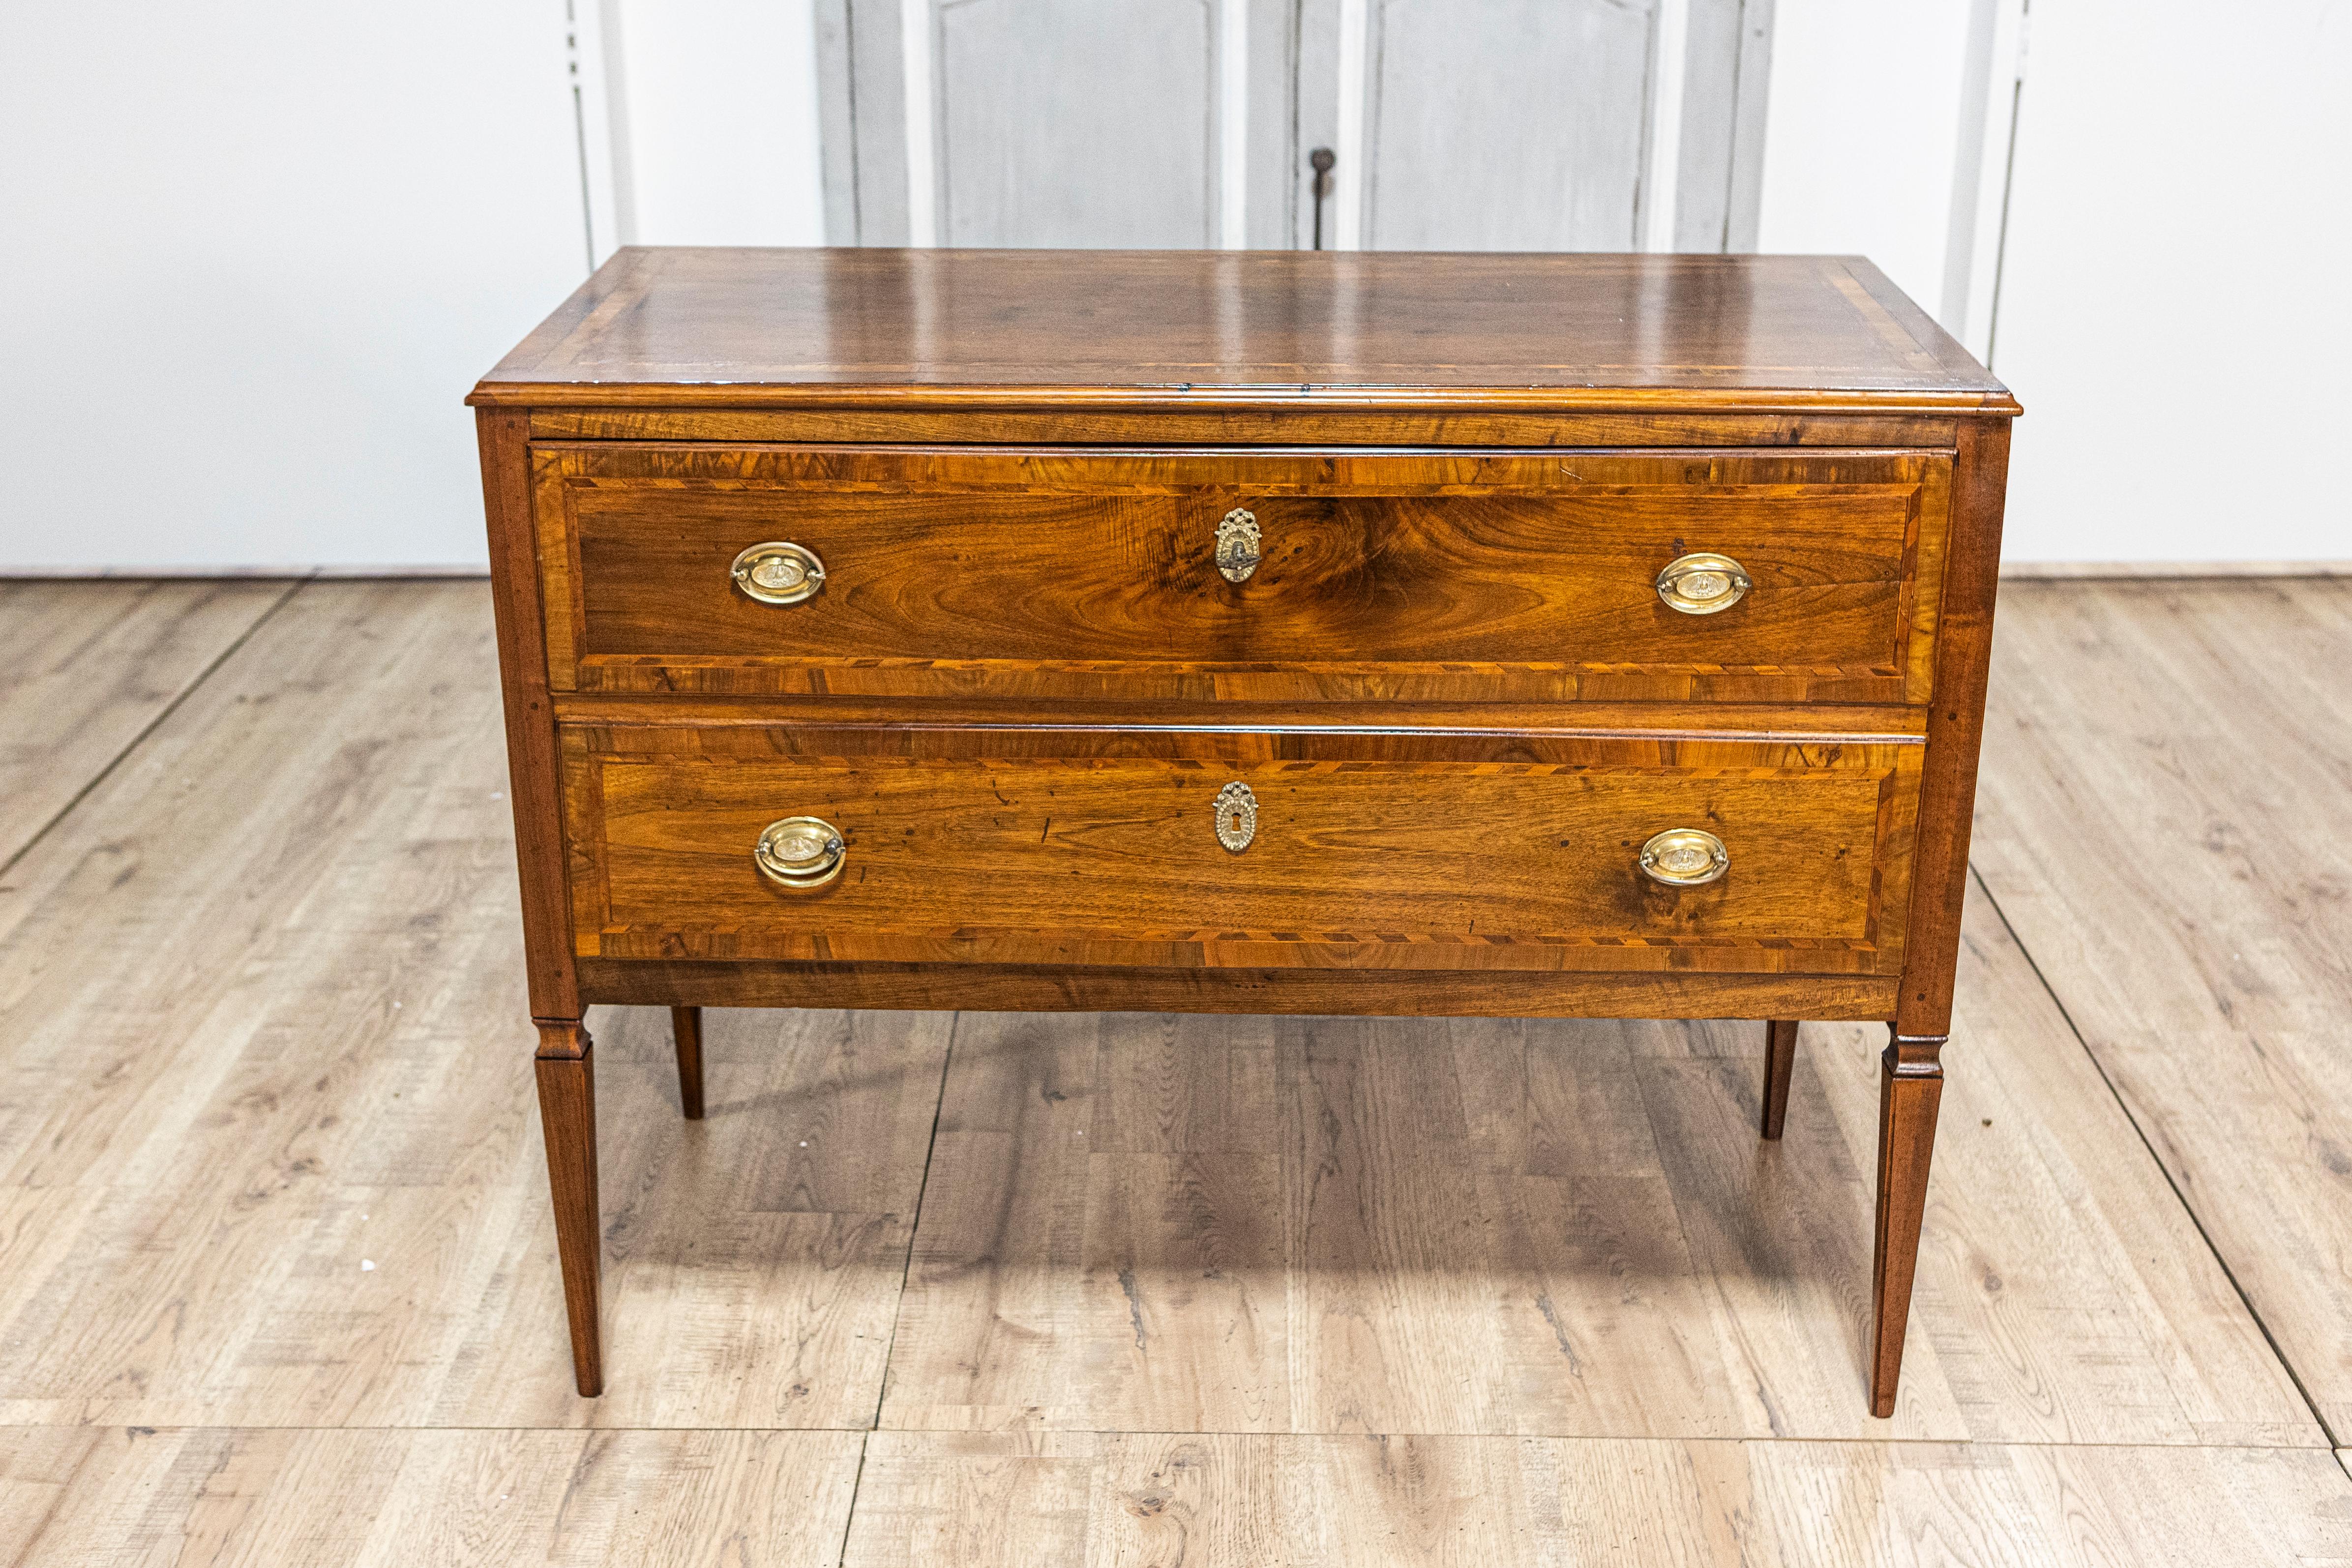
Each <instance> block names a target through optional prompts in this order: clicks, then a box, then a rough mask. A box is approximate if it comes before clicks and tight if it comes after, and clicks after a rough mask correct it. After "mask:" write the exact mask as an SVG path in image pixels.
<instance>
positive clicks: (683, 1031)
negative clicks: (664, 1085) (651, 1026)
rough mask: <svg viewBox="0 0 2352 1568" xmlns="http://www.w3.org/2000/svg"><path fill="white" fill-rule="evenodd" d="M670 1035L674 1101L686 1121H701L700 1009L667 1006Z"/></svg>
mask: <svg viewBox="0 0 2352 1568" xmlns="http://www.w3.org/2000/svg"><path fill="white" fill-rule="evenodd" d="M669 1032H670V1037H671V1038H672V1039H673V1040H676V1041H677V1102H678V1103H679V1104H680V1105H682V1106H684V1107H685V1108H686V1119H687V1120H688V1121H689V1122H699V1121H701V1120H702V1009H700V1008H672V1009H669Z"/></svg>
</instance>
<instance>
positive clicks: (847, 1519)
mask: <svg viewBox="0 0 2352 1568" xmlns="http://www.w3.org/2000/svg"><path fill="white" fill-rule="evenodd" d="M949 1032H950V1033H953V1032H954V1026H953V1025H952V1024H950V1026H949ZM884 1365H885V1367H886V1368H887V1365H888V1363H887V1362H885V1363H884ZM873 1447H874V1434H873V1433H872V1432H871V1431H866V1432H861V1433H859V1434H858V1435H857V1473H856V1475H854V1476H852V1477H850V1478H849V1506H848V1507H847V1508H845V1509H843V1510H842V1511H841V1550H840V1551H838V1552H835V1553H834V1556H833V1564H834V1568H848V1563H849V1531H850V1527H851V1526H853V1525H855V1524H856V1522H857V1490H858V1488H860V1487H862V1486H864V1485H865V1484H866V1454H867V1453H868V1452H869V1451H871V1449H872V1448H873Z"/></svg>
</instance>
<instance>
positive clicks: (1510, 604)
mask: <svg viewBox="0 0 2352 1568" xmlns="http://www.w3.org/2000/svg"><path fill="white" fill-rule="evenodd" d="M534 466H535V473H536V478H537V495H538V502H537V505H538V526H539V530H540V559H541V569H542V570H543V572H544V574H545V582H546V589H547V606H548V662H549V677H550V680H551V684H552V685H554V687H555V688H556V689H557V690H559V691H590V692H701V693H714V694H724V693H750V694H778V693H810V692H820V693H830V694H833V695H866V696H940V695H966V696H970V695H1020V696H1041V697H1060V696H1069V697H1087V696H1094V697H1109V698H1118V697H1126V698H1191V699H1202V698H1234V699H1245V700H1261V701H1280V700H1322V701H1346V700H1351V699H1354V698H1359V697H1362V698H1380V699H1390V700H1398V699H1402V700H1412V699H1420V700H1428V701H1473V702H1475V701H1548V700H1564V699H1574V698H1594V699H1608V700H1615V701H1641V700H1670V701H1687V700H1701V701H1707V700H1716V701H1739V702H1851V703H1906V702H1907V703H1916V702H1924V701H1925V700H1927V681H1928V672H1929V670H1930V667H1931V664H1930V659H1929V654H1930V651H1931V648H1930V645H1931V643H1932V640H1933V633H1934V616H1935V606H1936V601H1937V587H1938V583H1939V580H1940V570H1941V560H1942V549H1943V539H1944V534H1945V517H1946V499H1947V496H1948V481H1949V474H1950V459H1949V457H1948V455H1944V454H1940V453H1928V452H1870V453H1806V454H1793V453H1759V452H1727V453H1688V452H1685V453H1674V454H1661V453H1654V452H1650V453H1633V452H1613V451H1612V452H1591V451H1559V452H1541V453H1538V452H1484V453H1479V452H1469V453H1463V452H1454V453H1431V452H1365V451H1346V452H1279V451H1276V452H1268V451H1265V450H1264V449H1258V450H1254V451H1202V450H1187V451H1181V452H1170V451H1102V452H1097V451H1069V450H1021V449H1008V448H971V447H964V448H906V447H783V446H768V447H707V446H686V445H652V444H647V445H584V444H582V445H570V444H558V445H542V446H541V447H539V448H537V449H536V450H535V453H534ZM1235 511H1242V512H1246V513H1247V514H1249V518H1250V520H1251V521H1254V523H1255V528H1256V541H1255V542H1256V548H1257V549H1258V551H1259V552H1260V558H1261V559H1259V561H1258V563H1257V565H1256V566H1255V570H1252V571H1251V572H1250V573H1249V574H1248V575H1247V577H1246V578H1245V579H1244V580H1239V581H1235V580H1229V578H1228V576H1227V574H1226V572H1225V571H1224V570H1221V568H1220V562H1219V559H1218V544H1219V537H1220V531H1221V524H1222V523H1223V519H1224V518H1226V517H1228V515H1229V514H1232V513H1234V512H1235ZM1223 531H1224V532H1225V533H1226V534H1227V535H1229V536H1236V537H1237V538H1246V536H1247V532H1248V530H1247V528H1244V527H1241V526H1240V525H1239V524H1238V522H1237V523H1236V525H1235V526H1234V527H1229V528H1224V530H1223ZM769 542H778V543H789V544H793V545H796V546H798V547H800V548H801V549H803V550H804V551H806V552H808V554H809V555H810V556H811V557H814V559H817V560H818V561H820V562H821V563H822V568H823V586H822V588H821V589H819V590H818V591H816V592H815V593H814V594H813V595H811V596H809V597H807V598H804V599H803V600H801V601H799V602H795V603H789V604H777V603H770V602H762V601H760V600H758V599H756V598H754V597H751V595H749V594H747V593H746V592H745V591H743V590H742V589H741V588H740V587H739V586H738V585H737V583H736V581H735V580H734V578H733V576H732V575H731V570H730V569H731V568H732V567H733V566H734V563H735V562H736V560H737V559H738V557H739V555H740V554H741V552H743V551H744V550H746V549H749V548H750V547H752V546H755V545H759V544H762V543H769ZM1233 553H1234V552H1229V555H1228V559H1227V561H1226V563H1225V564H1226V565H1227V566H1234V567H1236V568H1237V567H1238V563H1237V562H1236V561H1235V560H1234V559H1233ZM1243 553H1245V552H1243ZM1696 554H1710V555H1718V556H1724V557H1727V558H1729V559H1731V560H1732V561H1735V562H1737V563H1738V568H1739V569H1740V570H1741V571H1743V572H1744V573H1745V574H1746V577H1747V579H1748V583H1749V586H1748V589H1747V591H1746V592H1745V594H1744V595H1743V596H1742V597H1740V598H1739V599H1738V601H1737V602H1735V603H1732V604H1731V605H1730V606H1729V607H1728V608H1726V609H1720V610H1717V611H1715V612H1711V613H1692V612H1689V611H1688V610H1686V609H1678V608H1675V606H1673V605H1671V604H1669V603H1668V602H1667V601H1665V598H1664V596H1663V595H1662V594H1661V592H1660V590H1659V586H1658V583H1659V574H1660V572H1661V570H1664V568H1666V567H1667V566H1668V565H1669V564H1670V563H1672V562H1675V561H1676V560H1677V559H1680V558H1683V557H1685V556H1690V555H1696Z"/></svg>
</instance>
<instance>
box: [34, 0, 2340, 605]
mask: <svg viewBox="0 0 2352 1568" xmlns="http://www.w3.org/2000/svg"><path fill="white" fill-rule="evenodd" d="M571 4H572V5H576V6H577V7H579V14H578V16H577V17H576V18H574V20H575V21H576V24H577V26H576V32H577V35H578V37H579V38H580V39H581V42H582V46H583V47H582V50H581V57H580V62H579V63H580V66H581V68H582V75H581V77H580V81H581V83H582V88H583V92H582V99H581V107H582V109H583V110H584V111H585V112H584V129H585V131H586V136H585V146H586V152H587V160H586V162H587V168H586V170H585V179H584V182H583V168H582V162H581V156H580V150H581V139H580V137H579V134H578V132H579V130H580V129H581V128H580V127H578V126H576V125H575V120H574V109H573V98H572V86H571V82H572V78H571V77H570V76H569V74H568V71H569V65H568V62H567V57H566V52H565V45H566V38H567V36H568V35H569V34H570V33H572V31H573V30H574V29H573V28H572V27H571V26H567V16H568V14H569V7H568V6H567V4H566V0H472V3H470V4H469V3H467V0H415V3H413V4H411V5H406V6H403V7H397V8H394V9H391V10H384V9H381V8H379V9H375V10H359V9H354V8H349V7H342V6H333V5H316V4H310V3H304V0H243V3H242V4H240V5H235V6H225V7H162V6H149V5H130V4H126V3H125V0H83V3H80V4H77V5H46V6H44V5H26V4H19V5H9V6H6V7H5V8H0V147H5V149H6V150H7V151H6V155H5V160H0V256H5V261H0V280H5V283H6V284H7V285H8V295H9V298H10V299H11V301H12V308H11V309H10V311H9V312H7V313H6V315H5V317H0V364H5V366H6V367H7V371H8V374H7V376H6V377H5V382H0V459H5V466H0V571H5V570H43V569H47V570H71V569H94V568H112V569H117V570H133V571H135V570H157V569H168V568H183V569H194V570H202V569H205V568H215V569H233V568H245V569H254V568H268V567H284V566H318V565H323V566H328V567H337V566H343V567H351V566H364V565H372V564H385V565H394V564H406V565H417V566H442V565H473V564H478V563H479V562H480V561H481V559H482V556H483V550H482V545H481V538H480V528H481V523H480V510H479V506H480V504H479V493H478V483H477V478H476V475H475V469H474V455H473V445H472V437H471V432H470V424H469V421H468V418H467V413H466V412H465V411H464V410H463V409H462V408H461V407H460V406H459V399H460V398H461V397H462V396H463V394H464V392H465V390H466V388H467V386H468V385H470V384H471V382H472V381H473V379H474V378H475V376H476V375H478V373H479V372H480V371H482V370H483V369H485V368H487V367H488V365H489V364H490V362H491V361H493V360H495V359H496V358H497V356H498V355H499V353H500V352H502V351H503V350H505V349H506V348H507V347H509V345H510V344H511V343H512V342H513V341H514V340H516V339H518V338H519V337H520V335H521V334H522V333H523V332H524V331H525V330H527V329H529V328H530V325H531V324H532V323H533V322H535V321H536V320H538V319H540V318H541V316H542V315H544V314H545V313H546V311H547V310H548V309H550V308H551V307H552V306H553V304H554V303H555V301H557V300H558V299H560V298H562V296H563V295H564V294H565V293H566V292H568V291H569V290H570V289H571V288H572V287H573V286H574V285H575V284H576V283H577V282H578V280H579V278H580V276H581V274H582V273H583V270H584V268H585V266H586V253H587V251H588V249H589V247H590V243H591V241H590V235H589V232H588V231H590V230H592V229H593V246H594V249H595V250H596V252H597V253H598V254H599V255H602V254H604V253H605V252H607V251H609V250H610V249H611V247H612V246H614V244H615V243H620V242H622V241H624V240H628V241H634V242H635V243H642V244H656V245H658V244H688V243H692V244H767V245H806V244H816V243H820V242H821V240H822V237H823V202H822V200H821V191H820V184H819V162H818V148H817V113H816V90H815V85H816V84H815V62H814V48H813V40H812V28H811V19H810V13H811V0H571ZM2024 8H2025V0H1899V3H1892V4H1890V3H1889V0H1778V27H1777V37H1776V39H1775V42H1774V45H1773V50H1772V61H1773V66H1772V83H1771V92H1770V99H1769V106H1770V107H1769V121H1768V126H1767V140H1766V149H1765V170H1764V192H1763V196H1764V201H1763V219H1762V225H1761V246H1762V248H1764V249H1767V250H1792V251H1835V252H1859V253H1862V254H1864V255H1867V256H1872V257H1874V259H1876V260H1877V261H1878V262H1879V263H1880V265H1882V266H1883V267H1885V268H1886V269H1887V271H1888V272H1889V273H1890V275H1892V276H1893V277H1894V278H1895V281H1896V282H1897V283H1898V284H1899V285H1901V286H1902V287H1905V288H1906V290H1908V291H1909V292H1910V293H1911V294H1912V295H1913V296H1914V298H1917V299H1918V300H1919V301H1920V302H1921V303H1922V304H1923V305H1925V306H1927V308H1928V309H1929V310H1931V311H1932V312H1934V313H1936V314H1937V316H1938V317H1939V319H1942V320H1944V321H1945V323H1946V324H1947V325H1948V326H1949V327H1952V328H1953V329H1955V331H1956V332H1957V333H1958V335H1959V336H1960V338H1961V339H1962V340H1963V341H1964V342H1967V343H1968V344H1969V346H1970V347H1971V348H1972V349H1974V350H1977V351H1978V352H1979V354H1980V355H1981V354H1983V353H1984V352H1985V350H1986V349H1987V347H1988V343H1989V338H1990V334H1991V333H1992V330H1993V329H1994V325H1995V319H1994V312H1993V308H1992V305H1993V298H1992V286H1993V281H1994V278H1995V277H1996V275H1997V274H1998V276H1999V277H2000V281H2001V298H2000V314H1999V323H1998V339H1997V340H1995V341H1991V342H1990V347H1991V349H1992V356H1991V357H1992V363H1993V368H1994V370H1995V371H1997V372H1999V373H2000V374H2001V375H2002V376H2003V377H2004V378H2005V379H2006V380H2008V381H2009V382H2010V383H2011V385H2012V386H2013V387H2015V388H2016V389H2017V391H2018V392H2019V395H2020V396H2021V399H2022V400H2023V402H2024V403H2025V405H2026V409H2027V415H2026V418H2025V420H2024V422H2023V423H2021V425H2020V426H2019V429H2018V437H2017V445H2016V455H2015V470H2014V474H2013V483H2012V486H2011V525H2010V531H2009V548H2008V554H2009V556H2010V558H2011V559H2012V560H2021V561H2033V560H2042V561H2050V560H2057V561H2068V560H2080V561H2116V560H2135V559H2140V560H2189V559H2233V560H2259V559H2281V560H2315V559H2333V560H2340V559H2346V558H2347V557H2352V517H2347V511H2346V504H2345V502H2344V500H2343V498H2342V492H2341V490H2340V488H2338V487H2337V486H2335V485H2334V484H2333V483H2332V479H2331V476H2330V475H2329V474H2328V473H2327V466H2328V465H2327V463H2326V455H2329V454H2332V451H2333V448H2334V446H2336V445H2339V444H2341V442H2342V437H2341V435H2340V434H2338V430H2339V427H2340V426H2341V425H2342V423H2344V421H2343V419H2342V417H2341V413H2340V411H2341V407H2342V403H2343V402H2344V399H2343V396H2342V394H2341V393H2340V392H2337V391H2336V386H2335V384H2334V377H2335V374H2336V372H2335V369H2334V367H2336V366H2339V365H2342V364H2344V363H2346V362H2352V361H2347V350H2352V340H2347V319H2352V308H2347V293H2346V291H2345V290H2343V289H2342V288H2341V287H2340V285H2339V283H2338V280H2337V278H2336V276H2335V272H2336V271H2337V270H2340V267H2335V266H2333V265H2332V264H2334V263H2335V261H2336V258H2337V257H2339V256H2343V255H2345V254H2347V241H2352V234H2347V220H2346V217H2345V215H2344V214H2345V204H2344V203H2343V202H2342V201H2341V200H2340V199H2339V198H2338V197H2337V196H2336V194H2335V187H2336V185H2338V184H2340V183H2342V171H2343V169H2344V167H2345V166H2346V164H2347V153H2352V90H2347V89H2346V87H2345V84H2346V83H2347V81H2352V5H2347V4H2345V3H2344V0H2245V3H2244V4H2243V5H2239V6H2233V7H2231V8H2229V10H2228V11H2227V13H2226V16H2224V15H2223V14H2222V13H2218V12H2216V11H2214V10H2213V9H2212V8H2210V7H2208V6H2204V5H2194V4H2191V3H2190V0H2034V11H2033V16H2032V50H2031V52H2030V55H2028V56H2027V57H2026V59H2027V66H2026V72H2025V76H2026V79H2025V83H2024V86H2023V89H2022V102H2023V104H2024V110H2023V113H2022V116H2021V120H2020V121H2019V127H2018V135H2017V147H2016V171H2017V177H2016V182H2015V189H2014V200H2013V203H2012V204H2011V210H2010V212H2009V214H2008V231H2009V234H2008V252H2007V259H2006V262H2005V264H2002V265H2000V266H1999V267H1996V263H1997V262H1999V261H2000V251H1999V245H2000V238H2001V232H2002V216H2003V214H2002V199H2003V197H2004V195H2005V194H2007V193H2008V192H2009V186H2008V184H2007V182H2006V180H2005V174H2006V171H2007V162H2008V152H2009V141H2010V135H2009V133H2010V125H2009V110H2010V105H2011V101H2012V99H2013V93H2014V90H2015V86H2016V77H2017V67H2018V60H2019V54H2020V51H2019V47H2018V44H2019V34H2020V30H2021V14H2022V13H2023V11H2024ZM607 60H609V61H610V62H611V63H612V65H613V67H614V68H613V69H612V70H611V71H610V74H609V78H608V76H607V73H606V70H605V65H604V62H605V61H607ZM583 183H584V185H585V187H586V192H587V194H586V198H585V203H584V205H585V211H583ZM2159 408H2160V409H2161V410H2162V412H2163V413H2166V414H2168V416H2169V417H2171V418H2172V419H2174V420H2176V421H2179V422H2180V423H2179V424H2177V425H2176V426H2175V427H2174V429H2173V430H2172V431H2171V432H2168V433H2166V434H2156V435H2151V434H2149V432H2148V429H2147V425H2146V424H2144V423H2142V421H2143V420H2144V419H2146V418H2147V417H2149V415H2150V414H2151V412H2152V411H2156V410H2158V409H2159ZM2191 421H2193V423H2189V422H2191ZM2192 429H2193V431H2194V433H2195V434H2194V436H2193V438H2192V437H2191V436H2190V435H2189V434H2187V433H2188V432H2189V430H2192ZM2151 449H2153V457H2152V456H2151ZM2233 453H2238V454H2254V455H2253V456H2245V455H2234V456H2233V455H2231V454H2233Z"/></svg>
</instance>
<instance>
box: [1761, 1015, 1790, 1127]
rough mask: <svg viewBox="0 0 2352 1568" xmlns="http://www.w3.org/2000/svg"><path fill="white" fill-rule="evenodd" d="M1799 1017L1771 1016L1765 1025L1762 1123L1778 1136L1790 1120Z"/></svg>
mask: <svg viewBox="0 0 2352 1568" xmlns="http://www.w3.org/2000/svg"><path fill="white" fill-rule="evenodd" d="M1798 1021H1799V1020H1797V1019H1770V1020H1769V1021H1768V1022H1767V1023H1766V1024H1765V1026H1764V1092H1763V1094H1762V1095H1761V1097H1760V1098H1761V1099H1762V1101H1763V1103H1764V1108H1763V1112H1762V1114H1761V1116H1760V1118H1759V1128H1760V1130H1761V1132H1762V1133H1763V1135H1764V1136H1766V1137H1768V1138H1777V1137H1779V1136H1780V1132H1781V1129H1782V1128H1783V1127H1784V1126H1786V1125H1787V1124H1788V1120H1789V1082H1790V1080H1791V1079H1793V1078H1794V1077H1796V1075H1797V1024H1798Z"/></svg>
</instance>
